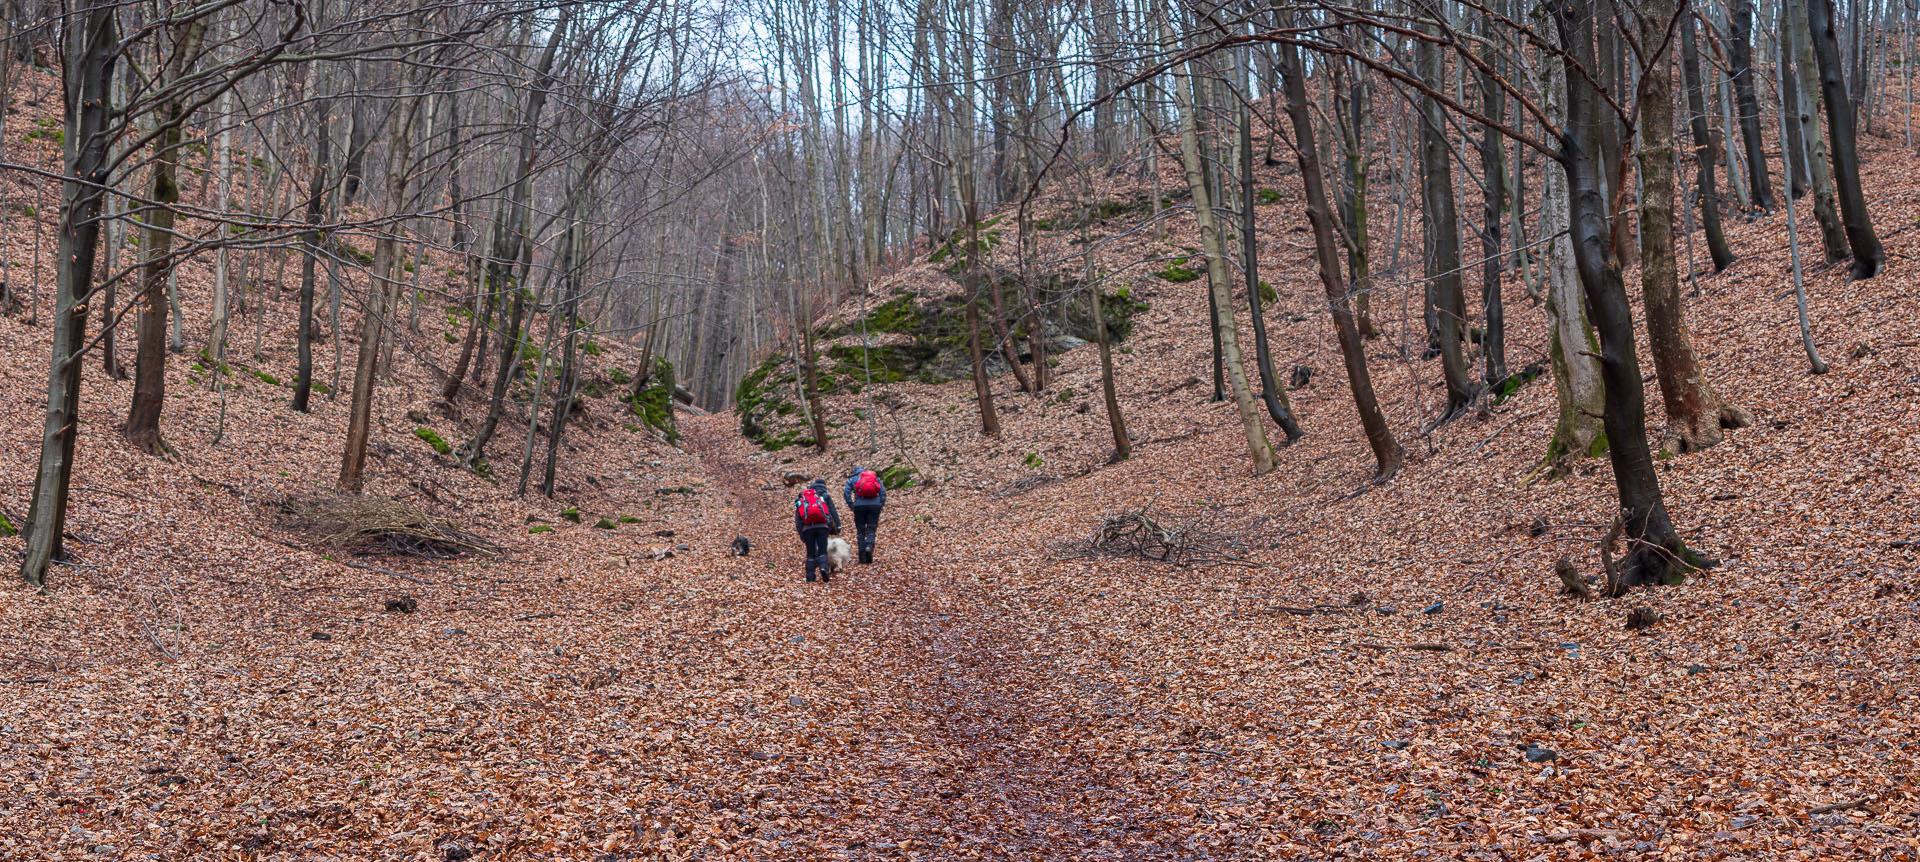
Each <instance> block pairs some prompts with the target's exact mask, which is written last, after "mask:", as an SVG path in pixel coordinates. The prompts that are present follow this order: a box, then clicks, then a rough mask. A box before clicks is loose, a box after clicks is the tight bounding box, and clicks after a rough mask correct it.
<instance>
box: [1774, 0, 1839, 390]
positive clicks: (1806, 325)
mask: <svg viewBox="0 0 1920 862" xmlns="http://www.w3.org/2000/svg"><path fill="white" fill-rule="evenodd" d="M1790 14H1792V13H1791V4H1789V3H1786V2H1782V3H1781V17H1782V19H1783V23H1784V19H1785V18H1786V17H1787V16H1788V15H1790ZM1781 36H1782V38H1783V39H1784V38H1787V33H1786V30H1785V28H1784V27H1783V28H1782V32H1781ZM1792 50H1793V49H1792V46H1791V45H1790V44H1788V45H1784V46H1783V52H1791V51H1792ZM1787 68H1788V64H1787V62H1786V60H1785V58H1784V56H1783V58H1782V62H1780V63H1779V64H1778V66H1777V72H1778V75H1779V84H1780V92H1782V93H1791V92H1793V89H1794V87H1793V82H1792V81H1790V80H1789V79H1788V76H1787ZM1798 125H1799V123H1798V122H1797V121H1796V120H1795V119H1794V118H1793V116H1792V112H1791V111H1790V110H1789V107H1788V105H1787V104H1786V100H1784V99H1783V100H1781V105H1780V128H1781V129H1783V130H1784V129H1791V128H1794V127H1796V126H1798ZM1780 158H1781V159H1783V160H1784V161H1786V163H1787V164H1788V165H1795V164H1798V163H1800V162H1801V161H1804V160H1805V158H1806V151H1805V150H1804V149H1801V148H1797V147H1795V146H1793V144H1792V142H1789V141H1787V140H1786V135H1785V133H1784V132H1783V133H1782V134H1781V143H1780ZM1787 259H1788V261H1789V262H1790V263H1791V264H1792V266H1793V306H1794V310H1795V311H1796V312H1798V313H1799V317H1800V346H1801V347H1802V348H1804V349H1805V350H1806V351H1807V365H1808V367H1809V370H1811V371H1812V372H1813V373H1815V374H1825V373H1827V363H1826V361H1825V360H1822V359H1821V358H1820V350H1819V348H1817V347H1815V346H1814V343H1813V323H1812V321H1810V320H1809V319H1808V318H1807V282H1806V278H1805V276H1804V275H1803V274H1802V273H1801V271H1800V224H1799V221H1798V220H1797V219H1796V218H1795V217H1794V207H1787Z"/></svg>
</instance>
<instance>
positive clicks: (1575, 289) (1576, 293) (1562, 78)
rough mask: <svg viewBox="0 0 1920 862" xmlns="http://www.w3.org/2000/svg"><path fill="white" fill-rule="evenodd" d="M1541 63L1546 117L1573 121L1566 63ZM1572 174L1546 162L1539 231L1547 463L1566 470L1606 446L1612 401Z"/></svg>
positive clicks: (1537, 81)
mask: <svg viewBox="0 0 1920 862" xmlns="http://www.w3.org/2000/svg"><path fill="white" fill-rule="evenodd" d="M1543 35H1544V37H1546V38H1553V37H1554V36H1555V35H1556V34H1555V33H1554V32H1553V31H1552V30H1545V31H1543ZM1535 68H1536V69H1537V71H1536V73H1535V78H1534V86H1535V87H1536V89H1537V90H1539V92H1540V93H1541V94H1542V95H1541V101H1542V107H1543V108H1544V110H1545V112H1546V115H1547V119H1548V120H1549V121H1551V122H1553V123H1554V124H1555V125H1557V126H1560V127H1561V128H1566V127H1567V125H1568V117H1567V74H1566V68H1565V66H1563V65H1562V64H1560V63H1555V62H1552V58H1551V55H1547V56H1545V57H1544V58H1543V60H1542V61H1541V62H1540V63H1538V64H1536V66H1535ZM1567 179H1568V178H1567V172H1566V171H1564V170H1561V169H1560V167H1559V166H1558V165H1548V166H1546V170H1545V171H1543V172H1542V175H1541V193H1540V222H1541V224H1540V233H1541V236H1543V237H1545V238H1546V243H1547V251H1546V256H1545V260H1543V261H1542V267H1543V270H1544V273H1543V275H1544V277H1545V279H1546V288H1547V289H1546V303H1545V309H1546V312H1547V351H1548V362H1549V363H1550V364H1551V366H1552V368H1553V388H1554V397H1555V400H1556V403H1557V406H1558V411H1559V417H1558V419H1557V420H1556V421H1555V423H1554V429H1553V436H1552V437H1551V438H1550V439H1549V440H1548V441H1547V452H1546V455H1545V456H1544V457H1543V458H1542V459H1541V463H1540V466H1541V469H1542V470H1543V471H1544V472H1546V473H1548V474H1559V473H1562V472H1565V470H1566V469H1567V465H1568V463H1569V462H1570V461H1572V460H1576V459H1580V458H1597V457H1599V456H1600V455H1602V454H1604V453H1605V452H1606V448H1607V438H1606V435H1605V433H1604V430H1603V428H1602V424H1601V415H1602V411H1603V410H1604V409H1605V408H1606V385H1605V383H1604V382H1603V381H1602V374H1601V368H1600V342H1599V341H1598V340H1597V339H1596V338H1595V337H1594V331H1593V325H1592V324H1591V323H1590V322H1589V321H1588V316H1587V301H1586V298H1585V296H1583V295H1582V293H1581V284H1580V275H1579V272H1578V270H1577V269H1576V268H1575V266H1574V249H1573V238H1572V237H1571V236H1570V235H1569V229H1570V228H1571V226H1572V225H1571V221H1570V216H1569V214H1570V213H1571V211H1572V202H1571V197H1570V194H1569V190H1568V185H1567Z"/></svg>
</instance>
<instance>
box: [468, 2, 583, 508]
mask: <svg viewBox="0 0 1920 862" xmlns="http://www.w3.org/2000/svg"><path fill="white" fill-rule="evenodd" d="M572 20H573V13H572V9H571V7H568V8H567V9H564V10H562V12H561V13H560V21H559V23H558V24H556V25H555V26H554V28H553V33H552V35H550V36H548V37H547V46H546V49H545V50H544V51H542V52H541V55H540V59H539V61H538V62H537V64H536V65H535V67H534V71H533V76H532V81H531V86H530V87H529V88H528V91H527V102H526V107H525V109H524V110H522V111H521V114H520V152H519V154H518V155H517V156H516V157H515V160H514V167H515V169H516V170H517V171H518V173H519V176H518V180H517V182H515V184H514V189H513V194H512V197H511V198H510V199H509V200H505V201H502V202H501V204H500V207H499V210H498V211H497V212H496V213H495V216H494V234H493V241H494V244H493V248H492V250H491V251H490V253H489V254H488V258H487V275H486V290H487V291H488V292H489V293H494V292H497V291H501V290H511V291H512V292H513V301H512V305H513V308H512V310H511V312H509V321H508V324H507V326H506V328H505V330H504V331H502V332H501V333H500V368H499V369H498V371H496V373H495V376H494V384H493V396H492V398H491V399H490V400H489V402H488V405H487V418H486V419H485V420H484V421H483V422H481V425H480V429H479V431H478V432H477V433H476V434H474V436H473V439H471V440H468V441H467V443H466V444H465V445H464V446H463V447H462V455H461V462H462V463H464V464H465V465H466V466H467V469H469V470H472V469H475V468H476V467H478V465H479V464H480V461H481V459H482V458H484V457H485V456H486V449H487V444H488V443H489V442H491V441H492V440H493V432H494V429H496V428H497V427H498V426H499V424H500V411H501V409H502V407H503V402H504V401H505V399H506V393H507V383H508V381H510V380H511V379H512V378H513V373H514V371H515V367H514V366H515V365H516V364H517V363H516V357H517V356H518V355H519V348H520V319H521V315H522V314H523V313H524V312H525V310H526V294H527V290H526V287H525V286H524V285H523V284H522V283H521V280H520V279H519V278H516V277H515V275H514V272H513V269H514V264H515V262H516V261H518V262H519V267H518V268H519V270H520V272H521V273H522V274H524V273H525V272H526V271H527V270H528V269H530V268H531V263H532V260H531V256H532V254H531V253H532V248H531V244H529V243H527V242H526V239H525V236H524V234H525V233H526V231H527V228H528V227H529V225H528V222H529V221H530V220H531V218H530V205H531V201H532V198H533V171H534V167H535V164H534V159H535V157H536V155H537V153H536V151H535V144H536V143H537V141H538V136H537V132H538V127H539V123H540V112H541V110H542V109H543V108H545V106H546V103H547V94H548V93H549V92H551V91H552V89H553V61H554V57H555V55H556V54H557V53H558V51H559V47H560V41H561V40H562V39H564V38H565V37H566V34H567V25H568V24H570V23H571V22H572ZM494 295H497V293H494Z"/></svg>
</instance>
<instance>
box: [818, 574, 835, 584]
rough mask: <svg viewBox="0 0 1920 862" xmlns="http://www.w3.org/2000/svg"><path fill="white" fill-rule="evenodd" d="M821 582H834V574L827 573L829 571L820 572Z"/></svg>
mask: <svg viewBox="0 0 1920 862" xmlns="http://www.w3.org/2000/svg"><path fill="white" fill-rule="evenodd" d="M820 583H823V584H831V583H833V575H831V574H829V573H827V572H821V573H820Z"/></svg>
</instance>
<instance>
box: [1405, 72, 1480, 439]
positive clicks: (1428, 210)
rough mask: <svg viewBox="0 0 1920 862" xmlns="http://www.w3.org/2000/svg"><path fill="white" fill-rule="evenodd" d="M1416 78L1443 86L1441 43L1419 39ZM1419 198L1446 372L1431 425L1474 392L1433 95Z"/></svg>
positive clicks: (1448, 170) (1425, 107)
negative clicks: (1442, 402) (1440, 407)
mask: <svg viewBox="0 0 1920 862" xmlns="http://www.w3.org/2000/svg"><path fill="white" fill-rule="evenodd" d="M1415 56H1416V59H1417V62H1418V63H1419V64H1420V74H1421V77H1422V78H1423V79H1424V80H1426V81H1427V83H1428V85H1429V86H1432V87H1434V88H1435V89H1436V90H1439V89H1444V88H1445V84H1446V82H1445V77H1444V75H1445V72H1444V69H1443V64H1442V62H1441V57H1440V47H1439V46H1438V45H1436V44H1434V43H1432V42H1428V41H1425V40H1422V41H1421V42H1419V43H1418V44H1417V45H1416V46H1415ZM1420 120H1421V122H1420V203H1421V219H1420V220H1421V224H1422V227H1423V228H1424V229H1425V231H1424V233H1425V237H1426V255H1425V257H1426V264H1427V267H1426V272H1427V287H1426V303H1427V304H1426V307H1427V314H1428V315H1429V317H1430V319H1431V320H1432V328H1433V333H1434V335H1435V336H1437V338H1438V340H1439V342H1440V343H1439V345H1438V346H1439V349H1440V365H1441V369H1442V371H1443V373H1444V375H1445V377H1446V384H1447V407H1446V410H1445V411H1444V412H1442V413H1441V414H1440V417H1439V419H1437V420H1436V421H1435V423H1434V424H1435V425H1444V424H1446V423H1447V422H1449V421H1452V420H1453V418H1454V417H1456V416H1459V415H1460V414H1461V413H1463V412H1465V411H1466V409H1467V407H1468V405H1470V404H1472V403H1473V399H1474V396H1475V394H1476V392H1475V389H1474V385H1473V381H1472V378H1471V375H1470V374H1469V373H1468V370H1467V358H1466V353H1465V351H1464V349H1463V348H1462V347H1461V344H1460V341H1461V339H1460V328H1461V326H1462V325H1463V324H1464V323H1465V322H1466V318H1467V305H1466V298H1465V295H1464V294H1463V292H1462V290H1461V287H1460V225H1459V221H1458V214H1457V211H1456V209H1455V207H1454V198H1453V166H1452V162H1451V161H1450V160H1449V157H1448V152H1447V118H1446V111H1445V109H1444V108H1442V107H1441V105H1440V103H1439V102H1438V101H1437V100H1435V99H1432V98H1428V97H1421V99H1420Z"/></svg>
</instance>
